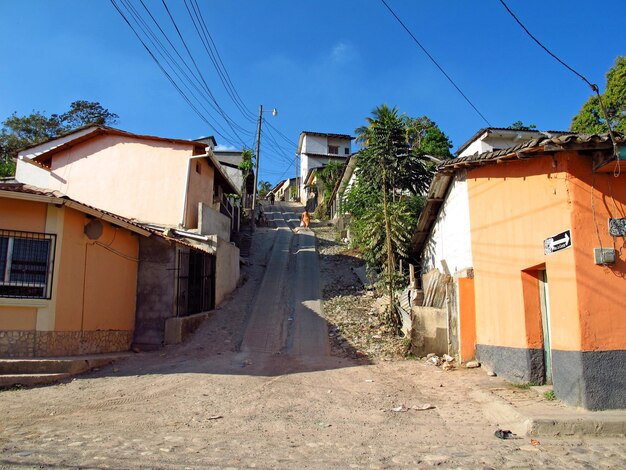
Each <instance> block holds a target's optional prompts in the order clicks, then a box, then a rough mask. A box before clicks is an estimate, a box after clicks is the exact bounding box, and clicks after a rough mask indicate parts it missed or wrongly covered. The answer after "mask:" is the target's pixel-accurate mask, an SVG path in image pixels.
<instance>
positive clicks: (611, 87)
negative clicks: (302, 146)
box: [570, 56, 626, 134]
mask: <svg viewBox="0 0 626 470" xmlns="http://www.w3.org/2000/svg"><path fill="white" fill-rule="evenodd" d="M601 97H602V103H603V104H604V109H605V110H606V114H607V117H608V120H609V123H610V125H611V127H612V128H613V130H614V131H618V132H623V133H626V56H619V57H617V58H616V59H615V65H614V66H613V67H611V69H609V71H608V72H607V74H606V88H605V90H604V93H602V94H601ZM570 129H571V130H572V131H574V132H582V133H585V134H600V133H604V132H608V130H609V128H608V126H607V122H606V119H605V117H604V113H603V112H602V109H601V107H600V102H599V100H598V97H597V96H596V95H593V96H591V97H590V98H589V99H588V100H587V101H586V102H585V104H583V106H582V108H581V109H580V111H579V112H578V114H576V116H574V117H573V118H572V124H571V126H570Z"/></svg>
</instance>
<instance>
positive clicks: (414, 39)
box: [380, 0, 492, 127]
mask: <svg viewBox="0 0 626 470" xmlns="http://www.w3.org/2000/svg"><path fill="white" fill-rule="evenodd" d="M380 1H381V2H382V3H383V5H385V7H387V10H389V12H390V13H391V14H392V15H393V16H394V18H395V19H396V20H397V21H398V23H400V25H401V26H402V27H403V28H404V30H405V31H406V32H407V33H409V36H411V38H413V41H415V44H417V45H418V46H419V47H420V49H421V50H422V51H423V52H424V54H426V55H427V56H428V58H429V59H430V60H431V62H432V63H433V64H435V65H436V66H437V68H438V69H439V71H440V72H441V73H442V74H443V75H444V76H445V77H446V78H447V79H448V81H449V82H450V83H452V86H454V88H456V90H457V91H458V92H459V93H460V94H461V96H462V97H463V98H464V99H465V101H467V103H468V104H469V105H470V106H471V107H472V108H473V109H474V111H476V113H478V115H479V116H480V117H481V118H482V119H483V121H485V122H486V123H487V125H488V126H489V127H492V126H491V123H490V122H489V121H488V120H487V118H486V117H485V116H483V114H482V113H481V112H480V111H479V110H478V108H477V107H476V106H474V103H472V102H471V101H470V99H469V98H468V97H467V96H466V95H465V93H463V92H462V91H461V89H460V88H459V86H458V85H457V84H456V83H454V80H452V78H450V75H448V74H447V73H446V71H445V70H444V69H443V67H441V65H439V63H438V62H437V61H436V60H435V58H434V57H433V56H432V55H430V53H429V52H428V51H427V50H426V48H425V47H424V46H422V44H421V43H420V42H419V41H418V40H417V38H416V37H415V36H414V35H413V33H412V32H411V31H410V30H409V28H407V27H406V25H405V24H404V23H403V22H402V20H401V19H400V18H399V17H398V15H396V13H395V12H394V11H393V10H392V9H391V7H390V6H389V5H388V4H387V2H386V1H385V0H380Z"/></svg>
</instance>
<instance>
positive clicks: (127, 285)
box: [0, 184, 150, 357]
mask: <svg viewBox="0 0 626 470" xmlns="http://www.w3.org/2000/svg"><path fill="white" fill-rule="evenodd" d="M149 235H150V232H148V231H147V230H145V229H143V228H141V227H139V226H138V225H136V224H134V223H132V222H130V221H129V220H126V219H123V218H121V217H118V216H115V215H113V214H110V213H108V212H104V211H101V210H98V209H95V208H93V207H89V206H86V205H84V204H81V203H78V202H76V201H74V200H71V199H69V198H67V197H64V196H63V195H61V194H60V193H58V192H55V191H45V190H40V189H37V188H33V187H28V186H24V185H21V184H0V357H46V356H64V355H78V354H94V353H106V352H117V351H127V350H128V349H129V348H130V344H131V342H132V339H133V331H134V326H135V299H136V291H137V264H138V259H137V257H138V253H139V240H138V236H139V237H142V236H149Z"/></svg>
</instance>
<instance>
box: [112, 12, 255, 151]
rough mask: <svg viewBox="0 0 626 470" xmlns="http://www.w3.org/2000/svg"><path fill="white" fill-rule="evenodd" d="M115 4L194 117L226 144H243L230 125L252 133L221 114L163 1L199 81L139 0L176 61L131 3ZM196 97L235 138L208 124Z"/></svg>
mask: <svg viewBox="0 0 626 470" xmlns="http://www.w3.org/2000/svg"><path fill="white" fill-rule="evenodd" d="M118 1H119V3H120V4H121V5H123V6H124V7H125V8H126V10H127V11H128V13H129V15H130V18H132V19H133V20H134V22H135V23H136V25H137V27H138V28H139V29H140V30H141V32H142V33H143V35H144V37H145V38H146V39H147V40H148V41H149V42H150V43H151V44H152V48H153V49H154V50H153V49H151V47H150V46H149V45H148V44H147V43H146V41H145V40H144V39H142V37H141V34H140V33H139V32H138V30H137V29H136V28H135V26H133V24H132V23H131V19H130V18H129V17H128V16H127V15H126V14H125V13H124V11H122V8H121V5H118V3H117V2H116V1H115V0H111V3H112V4H113V6H114V7H115V9H116V10H117V11H118V13H119V14H120V16H121V17H122V18H123V20H124V21H125V22H126V24H127V25H128V26H129V27H130V28H131V30H132V31H133V33H134V34H135V36H136V37H137V39H138V40H139V41H140V43H141V44H142V46H143V47H144V49H146V51H147V52H148V54H149V55H150V56H151V57H152V59H153V60H154V61H155V63H156V64H157V66H158V67H159V69H160V70H161V71H162V73H163V74H164V75H165V76H166V78H167V79H168V80H169V81H170V83H171V84H172V86H174V88H175V89H176V90H177V91H178V93H179V94H180V95H181V96H182V97H183V99H184V100H185V101H186V102H187V103H188V104H189V106H190V107H191V108H192V109H193V110H194V112H195V113H196V114H198V116H199V117H200V118H201V119H202V120H203V121H204V122H205V123H207V124H208V125H209V127H211V128H212V129H213V130H214V131H215V132H216V133H217V134H218V135H219V136H220V137H221V138H223V139H224V140H227V141H229V140H230V141H233V140H239V141H240V142H241V143H242V144H243V145H245V142H244V140H243V138H242V137H241V136H240V135H239V133H238V132H237V130H236V129H235V128H234V126H237V127H238V128H239V129H240V131H244V132H247V133H249V134H250V135H251V134H252V133H251V132H249V131H246V130H245V129H244V128H242V127H241V126H239V125H238V124H237V123H236V122H235V121H233V120H232V118H230V117H229V116H228V114H227V113H226V112H225V110H224V109H223V108H222V107H221V106H220V104H219V102H218V101H217V99H216V98H215V96H214V95H213V94H212V92H211V90H210V88H209V87H208V84H207V83H206V80H205V79H204V77H203V76H202V73H201V72H200V70H199V66H198V64H197V63H196V62H195V59H194V57H193V55H192V54H191V51H190V49H189V48H188V47H187V44H186V43H185V41H184V38H183V37H182V33H181V32H180V30H179V29H178V26H177V25H176V22H175V21H174V18H173V16H172V15H171V13H170V12H169V9H168V8H167V5H166V4H165V2H164V1H163V4H164V7H165V8H166V11H167V12H168V14H169V15H170V19H171V20H172V23H173V24H174V27H175V28H176V29H177V31H178V33H179V37H180V39H181V41H182V42H183V45H184V46H185V49H186V50H187V53H188V55H189V57H190V59H191V61H192V62H193V63H194V66H195V67H196V70H197V72H198V74H199V75H200V79H199V78H198V76H197V75H196V74H195V73H194V71H193V70H192V69H191V67H190V66H189V64H188V63H187V61H186V60H185V59H184V58H183V57H182V56H181V54H180V52H179V51H178V48H177V47H176V46H175V45H174V44H173V42H172V41H171V40H170V38H169V36H168V34H167V33H166V32H165V31H164V30H163V28H162V27H161V25H160V24H159V22H158V20H157V19H156V18H155V17H154V15H153V14H152V13H151V12H150V10H149V9H148V7H147V6H146V5H145V3H144V2H143V0H140V2H141V5H142V6H143V8H144V9H145V11H146V12H147V13H148V15H149V16H150V19H151V20H152V22H153V23H154V24H155V25H156V27H157V28H158V30H159V31H160V33H161V35H162V36H163V37H164V38H165V40H166V41H167V43H168V44H169V46H170V48H171V50H172V51H173V52H174V54H175V55H176V56H177V57H178V60H177V59H176V58H175V57H173V56H172V54H171V53H170V52H169V50H168V47H166V45H165V44H163V43H162V42H161V40H159V37H158V35H157V34H156V33H155V31H154V30H153V29H152V28H151V27H150V25H149V24H148V23H147V22H146V20H145V19H144V18H143V17H142V15H141V14H140V13H139V12H138V11H137V10H136V8H135V7H134V6H133V5H132V3H131V0H118ZM155 54H159V55H160V56H161V57H162V58H163V60H164V61H165V63H166V64H167V66H168V67H169V68H170V69H171V72H172V73H173V74H174V76H175V77H177V79H178V81H177V80H176V79H175V78H174V77H173V76H172V74H171V73H170V72H168V71H167V70H166V67H165V66H164V65H163V64H162V63H161V61H160V60H159V59H158V58H157V56H156V55H155ZM181 63H182V64H183V65H184V68H183V67H182V66H181ZM184 69H186V70H188V71H189V73H187V72H186V71H185V70H184ZM196 83H197V84H199V85H200V88H199V87H198V85H197V84H196ZM190 85H191V87H190ZM181 86H182V87H184V88H185V89H186V90H187V92H185V91H184V90H183V89H182V88H181ZM194 89H195V92H194ZM198 96H200V97H201V98H202V99H203V100H205V101H206V102H207V103H208V104H209V106H210V107H211V108H213V109H214V111H215V112H217V113H218V114H219V115H220V116H221V118H222V119H224V121H226V124H227V125H228V127H230V129H231V131H232V132H233V134H234V135H235V136H236V138H233V137H232V136H230V135H228V134H229V133H228V132H227V131H226V130H225V129H224V128H223V127H222V126H221V125H220V124H219V123H214V122H212V121H211V119H210V117H211V112H210V111H209V110H208V109H207V108H206V107H205V106H204V105H203V104H202V103H201V102H200V101H199V100H198ZM194 101H195V104H194ZM199 108H202V109H203V110H204V111H205V113H206V114H203V113H202V112H201V111H200V109H199ZM218 129H221V130H222V132H220V131H219V130H218Z"/></svg>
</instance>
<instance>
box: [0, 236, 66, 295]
mask: <svg viewBox="0 0 626 470" xmlns="http://www.w3.org/2000/svg"><path fill="white" fill-rule="evenodd" d="M55 241H56V235H52V234H46V233H32V232H14V231H9V230H0V297H13V298H19V299H49V298H50V293H51V286H52V267H53V265H54V245H55Z"/></svg>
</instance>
